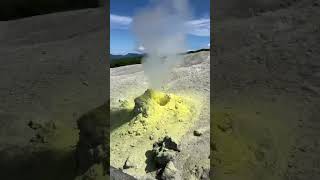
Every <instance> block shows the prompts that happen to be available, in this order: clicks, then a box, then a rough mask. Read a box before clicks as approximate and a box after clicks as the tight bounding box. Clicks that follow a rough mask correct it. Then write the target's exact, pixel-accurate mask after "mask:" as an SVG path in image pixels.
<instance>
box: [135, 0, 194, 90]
mask: <svg viewBox="0 0 320 180" xmlns="http://www.w3.org/2000/svg"><path fill="white" fill-rule="evenodd" d="M189 12H190V11H189V8H188V1H187V0H153V1H152V4H151V6H150V7H148V8H145V9H142V10H141V11H139V12H138V13H137V14H136V15H135V16H134V17H133V21H132V23H133V31H134V33H135V35H136V37H137V39H138V41H139V42H138V43H139V44H142V45H143V47H144V51H145V52H146V54H147V56H146V58H145V59H144V60H143V67H144V72H145V74H146V76H147V77H148V79H149V84H150V86H151V88H155V89H159V88H161V86H163V83H164V81H165V80H166V79H167V78H168V76H169V74H170V72H171V70H172V68H173V67H174V66H176V65H177V64H179V63H180V62H181V61H182V56H181V55H178V54H179V53H182V52H185V51H186V47H185V38H186V33H187V32H188V29H187V26H186V23H185V22H186V21H188V20H189Z"/></svg>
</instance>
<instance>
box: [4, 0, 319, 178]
mask: <svg viewBox="0 0 320 180" xmlns="http://www.w3.org/2000/svg"><path fill="white" fill-rule="evenodd" d="M319 5H320V2H319V0H301V1H293V0H292V1H265V0H259V1H253V0H252V1H237V0H228V1H223V2H222V1H219V2H217V4H216V7H215V8H216V9H217V10H216V11H215V12H214V14H215V16H216V17H215V22H214V24H215V25H214V26H212V28H213V31H214V34H212V37H213V38H214V43H213V42H212V43H211V45H212V53H213V56H212V59H211V61H212V62H211V64H212V65H213V66H214V68H213V74H214V76H213V78H212V79H211V85H212V87H213V91H212V92H210V94H211V95H212V96H211V97H213V104H211V108H212V109H211V112H212V113H211V130H213V131H211V139H212V140H213V141H212V142H211V154H210V159H211V160H212V161H211V163H212V165H213V166H214V168H213V170H212V172H211V175H212V179H213V178H215V179H218V180H224V179H226V180H229V179H240V180H241V179H243V180H248V179H249V180H250V179H252V180H255V179H262V180H268V179H281V180H282V179H288V180H298V179H308V180H318V179H320V171H319V169H320V168H319V162H320V156H319V155H320V142H319V137H320V134H319V133H320V122H319V118H318V117H319V109H320V105H319V104H320V102H319V101H320V99H319V94H320V90H319V89H320V83H319V82H320V81H319V78H320V75H319V72H320V64H319V55H320V52H319V49H320V48H319V41H320V24H319V20H318V19H319V15H320V14H319V13H320V11H319V7H320V6H319ZM104 23H105V16H104V12H103V11H102V9H87V10H79V11H70V12H63V13H54V14H48V15H42V16H34V17H30V18H25V19H20V20H14V21H6V22H5V21H2V22H0V62H1V65H0V69H1V70H0V78H1V85H0V97H1V101H0V102H1V104H0V108H1V109H0V128H1V129H0V134H1V136H0V142H1V143H0V168H1V170H2V173H1V175H0V178H1V179H20V178H21V177H23V178H24V179H74V178H75V176H76V173H75V172H74V169H75V168H76V167H75V165H74V163H73V162H74V161H75V160H74V159H73V157H74V150H75V145H76V144H77V142H78V133H79V132H78V130H77V127H76V122H77V120H78V119H79V117H80V116H81V115H82V114H85V113H86V112H88V111H90V110H92V109H94V108H96V107H98V106H100V105H102V104H103V103H105V102H106V100H107V99H108V97H107V94H106V93H105V90H106V88H109V83H108V82H107V81H106V79H107V76H108V73H107V68H106V63H105V62H104V57H106V56H108V54H107V53H105V43H106V34H105V27H104V25H105V24H104ZM198 55H199V54H198ZM193 56H195V57H194V58H192V59H194V60H195V61H196V62H194V63H189V64H186V65H185V66H182V67H179V68H177V69H176V70H175V71H174V72H173V76H172V79H170V81H171V82H170V83H171V84H178V85H179V86H180V87H182V86H186V87H190V86H189V85H190V84H188V83H186V84H179V83H185V82H187V80H188V81H189V79H188V78H190V77H194V79H192V78H191V79H190V80H193V81H192V82H193V83H194V84H193V85H192V86H193V87H192V88H194V89H197V88H199V90H201V91H207V90H204V89H203V87H204V85H203V83H205V82H207V81H206V80H205V78H204V79H201V77H200V76H201V73H199V74H198V73H196V74H195V75H194V76H192V75H191V73H194V72H195V71H196V69H197V68H193V67H198V66H199V67H201V68H203V69H204V70H208V67H209V64H210V63H208V61H206V60H204V61H200V62H197V59H201V57H202V56H201V55H199V57H200V58H199V57H197V54H194V55H193ZM206 56H207V55H206ZM206 63H207V64H206ZM205 65H207V66H205ZM206 68H207V69H206ZM203 69H202V70H203ZM201 72H202V71H201ZM188 73H190V74H188ZM204 74H205V73H204ZM204 74H202V75H204ZM133 77H137V78H139V79H134V78H133ZM140 77H142V72H141V68H140V65H135V66H127V67H120V68H116V69H113V70H112V73H111V78H114V79H117V78H119V81H118V82H115V81H113V82H111V83H113V84H112V87H113V88H112V89H111V90H113V92H115V93H118V92H116V90H117V89H116V87H117V88H118V90H119V91H124V89H123V88H126V87H128V86H131V87H136V86H138V84H139V83H142V82H144V80H142V81H140ZM130 78H131V79H132V81H131V80H130ZM124 81H128V82H130V83H122V82H124ZM133 82H137V83H136V84H134V83H133ZM170 83H169V84H170ZM198 83H200V84H201V86H198V87H197V85H198ZM179 86H177V87H179ZM145 87H146V85H145V84H144V85H141V86H139V88H140V89H139V88H138V91H141V92H143V89H144V88H145ZM174 87H175V86H173V87H172V88H173V89H174ZM200 88H201V89H200ZM207 93H208V92H207ZM30 122H32V123H30ZM44 127H45V128H44ZM189 135H191V134H189ZM208 137H209V135H208V134H207V135H204V136H203V138H204V139H205V138H208ZM190 141H192V138H190V139H189V141H186V142H188V143H189V142H190ZM194 142H196V141H194ZM203 144H204V147H207V144H205V142H203ZM185 145H186V146H187V145H188V144H185ZM199 145H200V146H199ZM190 147H193V148H189V149H190V150H196V149H197V148H199V147H201V143H200V144H197V143H195V144H194V145H191V146H190ZM191 153H193V154H196V153H194V151H192V152H191ZM181 162H184V161H181ZM180 167H182V166H179V165H178V166H177V168H180ZM186 167H187V166H186ZM192 170H193V169H182V171H183V172H185V173H189V172H194V171H192ZM194 174H195V175H199V173H198V174H197V173H194Z"/></svg>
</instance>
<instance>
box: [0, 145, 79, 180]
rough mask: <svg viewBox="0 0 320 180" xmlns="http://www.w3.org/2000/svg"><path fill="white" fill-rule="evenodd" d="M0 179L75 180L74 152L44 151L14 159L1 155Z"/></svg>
mask: <svg viewBox="0 0 320 180" xmlns="http://www.w3.org/2000/svg"><path fill="white" fill-rule="evenodd" d="M0 169H1V175H0V179H10V180H20V179H25V180H44V179H46V180H57V179H59V180H71V179H74V178H75V175H76V174H75V173H76V171H75V169H76V164H75V158H74V152H73V151H70V152H60V151H52V150H43V151H39V152H34V153H31V154H29V155H27V154H25V153H23V154H21V155H19V156H15V157H14V158H11V159H10V158H8V154H5V153H1V154H0Z"/></svg>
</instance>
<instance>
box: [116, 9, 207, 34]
mask: <svg viewBox="0 0 320 180" xmlns="http://www.w3.org/2000/svg"><path fill="white" fill-rule="evenodd" d="M131 23H132V18H131V17H129V16H120V15H116V14H110V26H111V29H128V28H129V27H130V25H131ZM186 25H187V28H188V34H191V35H194V36H210V19H209V18H201V19H195V20H191V21H188V22H186Z"/></svg>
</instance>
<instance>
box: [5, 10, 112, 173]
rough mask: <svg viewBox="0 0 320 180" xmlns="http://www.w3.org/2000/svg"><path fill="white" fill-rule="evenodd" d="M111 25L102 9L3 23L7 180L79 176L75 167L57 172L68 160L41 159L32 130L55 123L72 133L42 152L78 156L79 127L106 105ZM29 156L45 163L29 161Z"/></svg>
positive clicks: (46, 157)
mask: <svg viewBox="0 0 320 180" xmlns="http://www.w3.org/2000/svg"><path fill="white" fill-rule="evenodd" d="M105 23H106V20H105V14H104V12H103V9H86V10H79V11H70V12H63V13H54V14H48V15H42V16H34V17H30V18H25V19H20V20H14V21H7V22H0V63H1V65H0V82H1V84H0V164H1V169H2V170H1V172H3V173H1V175H0V178H1V179H15V178H19V177H21V176H23V177H25V179H29V178H30V179H37V178H38V179H47V178H53V179H60V178H61V177H63V173H68V172H65V171H68V170H70V169H71V170H70V172H73V171H74V169H73V168H74V167H73V166H74V165H73V164H72V162H71V161H68V162H70V163H71V165H70V164H69V165H68V166H70V167H66V168H64V169H65V170H63V169H61V168H60V169H59V168H57V167H63V166H61V164H65V162H64V161H63V160H61V161H60V160H55V161H50V158H54V155H50V153H47V154H46V153H43V154H44V155H43V157H42V156H41V155H39V154H37V153H38V151H41V149H39V148H37V147H35V146H34V145H33V144H32V143H31V142H30V140H31V139H32V138H33V137H35V136H36V133H37V132H36V131H35V130H33V129H31V128H30V127H29V126H28V122H29V121H33V122H36V123H39V124H41V125H44V124H45V123H46V122H49V121H54V122H56V123H57V126H58V129H59V128H60V127H63V129H64V128H66V129H64V130H61V132H60V130H58V131H59V133H60V135H61V136H60V135H58V136H59V138H58V139H55V140H52V141H50V142H48V143H44V144H43V145H41V147H43V148H44V149H45V151H50V150H52V149H50V148H49V149H47V148H48V146H49V144H50V145H51V144H53V146H58V147H55V148H57V149H58V151H60V150H61V149H62V150H65V151H72V150H73V149H74V147H72V146H74V145H75V144H76V143H77V136H78V132H77V131H76V120H77V119H78V118H79V117H80V116H81V115H82V114H84V113H86V112H88V111H89V110H91V109H93V108H95V107H98V106H100V105H102V104H103V103H104V102H106V100H107V97H108V96H107V94H106V89H107V88H108V87H109V85H108V82H107V80H106V79H107V74H108V73H107V71H106V56H107V53H106V52H107V51H106V48H105V47H106V34H105V33H106V28H105ZM58 124H60V125H58ZM62 134H64V135H62ZM47 141H48V140H47ZM29 152H34V154H35V156H36V157H38V156H39V158H38V159H39V160H38V161H34V160H31V159H32V157H33V156H31V154H30V153H29ZM22 153H23V154H22ZM8 154H10V156H9V155H8ZM53 154H54V153H53ZM21 156H22V157H21ZM71 157H72V156H71ZM28 159H29V160H28ZM31 161H33V162H31ZM56 161H57V162H56ZM54 163H56V165H57V167H55V165H54ZM52 166H53V167H52ZM66 166H67V165H66ZM28 167H34V168H32V169H31V170H30V171H29V170H27V169H28ZM37 168H39V169H37ZM50 168H51V170H50ZM52 169H56V170H54V171H52ZM23 170H25V171H23ZM28 171H29V172H28ZM50 171H51V172H50ZM19 172H20V173H19ZM70 172H69V174H70ZM57 176H58V177H57ZM60 176H61V177H60ZM9 177H10V178H9ZM64 178H66V179H70V177H69V175H65V177H64Z"/></svg>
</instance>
